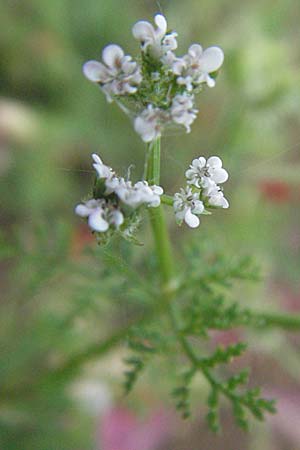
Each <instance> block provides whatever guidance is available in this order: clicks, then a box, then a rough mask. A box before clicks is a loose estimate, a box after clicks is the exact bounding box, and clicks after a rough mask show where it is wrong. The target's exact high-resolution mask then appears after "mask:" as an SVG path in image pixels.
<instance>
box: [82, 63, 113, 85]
mask: <svg viewBox="0 0 300 450" xmlns="http://www.w3.org/2000/svg"><path fill="white" fill-rule="evenodd" d="M82 71H83V73H84V75H85V76H86V78H87V79H88V80H90V81H93V82H94V83H97V82H101V83H107V82H108V81H109V80H110V79H111V76H110V73H109V71H108V70H107V68H106V67H105V66H104V65H103V64H102V63H100V62H98V61H87V62H86V63H85V64H84V65H83V67H82Z"/></svg>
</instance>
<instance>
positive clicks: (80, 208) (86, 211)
mask: <svg viewBox="0 0 300 450" xmlns="http://www.w3.org/2000/svg"><path fill="white" fill-rule="evenodd" d="M90 213H91V209H90V208H89V207H87V206H86V205H82V204H79V205H77V206H76V207H75V214H77V215H78V216H80V217H88V216H89V215H90Z"/></svg>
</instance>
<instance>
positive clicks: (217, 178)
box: [173, 156, 229, 228]
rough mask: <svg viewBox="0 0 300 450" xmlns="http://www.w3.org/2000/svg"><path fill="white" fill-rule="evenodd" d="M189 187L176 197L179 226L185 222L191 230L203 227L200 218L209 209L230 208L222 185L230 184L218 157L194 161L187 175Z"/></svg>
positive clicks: (176, 214) (201, 157)
mask: <svg viewBox="0 0 300 450" xmlns="http://www.w3.org/2000/svg"><path fill="white" fill-rule="evenodd" d="M185 176H186V179H187V187H186V188H185V189H182V188H181V189H180V192H178V193H176V194H175V195H174V203H173V208H174V212H175V217H176V219H177V222H178V223H179V224H181V223H182V222H183V221H185V223H186V224H187V225H188V226H189V227H191V228H196V227H198V226H199V225H200V219H199V217H198V216H199V215H200V214H204V213H206V212H207V209H209V208H224V209H226V208H229V203H228V201H227V200H226V198H225V197H224V194H223V191H222V189H221V187H220V186H219V184H222V183H225V181H227V180H228V173H227V171H226V170H225V169H224V168H223V167H222V160H221V159H220V158H219V157H218V156H211V157H210V158H208V159H207V160H206V159H205V158H204V157H203V156H200V157H199V158H197V159H194V160H193V161H192V164H191V165H190V167H189V169H188V170H187V171H186V173H185Z"/></svg>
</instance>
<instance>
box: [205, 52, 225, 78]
mask: <svg viewBox="0 0 300 450" xmlns="http://www.w3.org/2000/svg"><path fill="white" fill-rule="evenodd" d="M223 61H224V53H223V50H222V49H221V48H219V47H209V48H207V49H206V50H204V52H203V54H202V56H201V70H203V72H207V73H211V72H215V71H216V70H218V69H219V68H220V67H221V65H222V64H223Z"/></svg>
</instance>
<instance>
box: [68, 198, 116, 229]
mask: <svg viewBox="0 0 300 450" xmlns="http://www.w3.org/2000/svg"><path fill="white" fill-rule="evenodd" d="M75 213H76V214H78V216H80V217H87V218H88V225H89V227H90V228H91V229H92V230H93V231H97V232H99V233H105V232H106V231H108V229H109V227H110V226H113V227H115V228H119V227H120V225H122V223H123V222H124V216H123V214H122V212H121V211H120V210H118V209H117V208H115V207H112V206H110V205H108V204H107V203H106V201H105V200H104V199H98V200H96V199H91V200H88V201H87V202H85V203H81V204H79V205H77V206H76V208H75Z"/></svg>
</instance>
